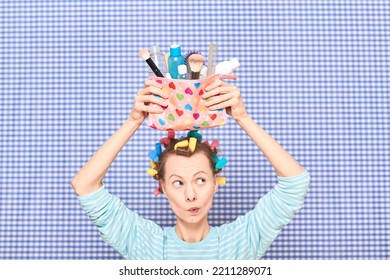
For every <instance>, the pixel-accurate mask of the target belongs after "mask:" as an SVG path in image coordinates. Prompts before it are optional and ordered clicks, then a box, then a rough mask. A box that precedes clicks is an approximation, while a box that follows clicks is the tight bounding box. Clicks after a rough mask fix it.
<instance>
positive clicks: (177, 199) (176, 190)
mask: <svg viewBox="0 0 390 280" xmlns="http://www.w3.org/2000/svg"><path fill="white" fill-rule="evenodd" d="M164 177H165V178H164V181H162V182H161V183H162V187H163V190H164V194H165V196H166V197H167V198H168V201H169V203H170V205H171V208H172V210H173V212H174V213H175V214H176V217H177V219H178V221H181V222H185V223H198V222H201V221H204V220H206V221H207V215H208V212H209V210H210V208H211V204H212V202H213V196H214V194H215V193H216V191H217V189H218V180H217V175H213V173H212V170H211V169H210V163H209V160H208V158H207V156H206V155H205V154H204V153H203V152H200V153H196V154H194V155H192V156H191V157H185V156H178V155H175V154H174V155H170V156H169V157H168V159H167V161H166V165H165V176H164Z"/></svg>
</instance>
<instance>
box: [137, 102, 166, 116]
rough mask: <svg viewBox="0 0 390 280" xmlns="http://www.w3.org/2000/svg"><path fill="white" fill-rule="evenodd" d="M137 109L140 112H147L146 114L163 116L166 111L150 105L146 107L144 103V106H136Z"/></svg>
mask: <svg viewBox="0 0 390 280" xmlns="http://www.w3.org/2000/svg"><path fill="white" fill-rule="evenodd" d="M136 108H137V110H139V111H142V112H146V113H152V114H161V113H162V112H164V109H162V108H161V107H159V106H155V107H152V106H150V105H145V104H143V103H142V104H138V105H137V106H136Z"/></svg>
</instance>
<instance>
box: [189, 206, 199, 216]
mask: <svg viewBox="0 0 390 280" xmlns="http://www.w3.org/2000/svg"><path fill="white" fill-rule="evenodd" d="M188 211H190V213H191V214H196V213H198V212H199V208H198V207H192V208H190V209H189V210H188Z"/></svg>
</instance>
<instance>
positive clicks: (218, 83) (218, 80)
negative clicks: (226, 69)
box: [205, 79, 222, 92]
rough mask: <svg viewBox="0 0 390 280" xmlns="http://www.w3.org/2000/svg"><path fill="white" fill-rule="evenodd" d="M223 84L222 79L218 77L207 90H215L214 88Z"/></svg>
mask: <svg viewBox="0 0 390 280" xmlns="http://www.w3.org/2000/svg"><path fill="white" fill-rule="evenodd" d="M221 84H222V80H220V79H216V80H215V81H214V82H212V83H211V84H209V85H208V86H207V87H206V88H205V91H206V92H208V91H210V90H213V89H215V88H217V87H219V86H220V85H221Z"/></svg>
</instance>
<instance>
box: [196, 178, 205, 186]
mask: <svg viewBox="0 0 390 280" xmlns="http://www.w3.org/2000/svg"><path fill="white" fill-rule="evenodd" d="M196 183H197V184H198V185H204V183H206V180H205V179H203V178H199V179H198V180H196Z"/></svg>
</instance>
